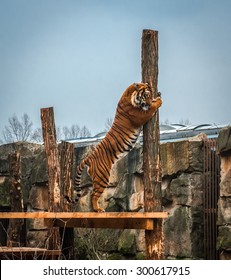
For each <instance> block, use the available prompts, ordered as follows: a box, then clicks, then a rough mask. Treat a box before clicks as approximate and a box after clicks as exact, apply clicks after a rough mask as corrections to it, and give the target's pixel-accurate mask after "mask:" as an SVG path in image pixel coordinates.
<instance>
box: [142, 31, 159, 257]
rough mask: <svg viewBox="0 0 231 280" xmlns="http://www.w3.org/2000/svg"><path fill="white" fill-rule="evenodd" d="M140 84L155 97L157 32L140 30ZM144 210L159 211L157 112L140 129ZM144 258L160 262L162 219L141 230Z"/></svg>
mask: <svg viewBox="0 0 231 280" xmlns="http://www.w3.org/2000/svg"><path fill="white" fill-rule="evenodd" d="M142 81H143V82H145V83H149V84H150V85H151V87H152V90H153V92H154V95H155V97H156V96H157V94H158V89H157V84H158V32H157V31H153V30H143V34H142ZM143 135H144V136H143V137H144V138H143V143H144V144H143V168H144V210H145V211H147V212H154V211H158V212H160V211H162V205H161V164H160V136H159V135H160V131H159V113H158V112H157V113H156V114H155V115H154V117H153V118H152V119H151V120H150V121H149V122H148V123H146V124H145V125H144V128H143ZM145 241H146V257H147V259H155V260H159V259H163V220H162V219H155V220H154V230H153V231H145Z"/></svg>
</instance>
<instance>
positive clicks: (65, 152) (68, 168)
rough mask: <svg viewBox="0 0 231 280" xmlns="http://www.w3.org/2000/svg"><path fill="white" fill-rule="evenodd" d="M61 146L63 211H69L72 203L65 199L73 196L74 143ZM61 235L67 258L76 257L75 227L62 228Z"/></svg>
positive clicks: (63, 250)
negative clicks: (66, 196)
mask: <svg viewBox="0 0 231 280" xmlns="http://www.w3.org/2000/svg"><path fill="white" fill-rule="evenodd" d="M59 148H60V167H61V207H62V209H63V211H65V212H69V211H71V210H72V209H70V207H71V206H70V203H67V201H66V199H64V197H65V195H68V196H69V197H72V178H71V174H72V166H73V155H74V145H73V144H71V143H68V142H64V141H62V142H61V144H60V145H59ZM60 236H61V238H62V254H63V256H64V257H65V259H68V260H70V259H73V258H74V229H73V228H60Z"/></svg>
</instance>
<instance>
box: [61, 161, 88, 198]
mask: <svg viewBox="0 0 231 280" xmlns="http://www.w3.org/2000/svg"><path fill="white" fill-rule="evenodd" d="M85 166H86V159H83V160H82V161H81V162H80V164H79V166H78V167H77V169H76V175H75V187H74V192H75V194H74V199H71V198H70V197H69V196H68V195H66V196H65V198H66V200H67V201H68V202H69V203H77V202H78V201H79V198H80V197H81V187H80V182H81V175H82V172H83V169H84V168H85Z"/></svg>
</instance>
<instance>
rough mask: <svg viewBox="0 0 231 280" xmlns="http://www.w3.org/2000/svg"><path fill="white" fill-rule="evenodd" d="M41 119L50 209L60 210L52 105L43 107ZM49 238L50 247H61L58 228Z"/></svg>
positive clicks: (57, 152) (57, 159) (50, 232)
mask: <svg viewBox="0 0 231 280" xmlns="http://www.w3.org/2000/svg"><path fill="white" fill-rule="evenodd" d="M41 121H42V131H43V140H44V146H45V153H46V158H47V168H48V193H49V199H48V202H49V204H48V211H49V212H59V211H60V210H61V203H60V201H61V198H60V162H59V151H58V144H57V140H56V130H55V120H54V111H53V108H52V107H50V108H42V109H41ZM48 238H49V239H48V247H49V249H51V250H52V249H53V250H55V249H59V248H60V236H59V229H58V228H49V230H48Z"/></svg>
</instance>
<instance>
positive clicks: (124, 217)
mask: <svg viewBox="0 0 231 280" xmlns="http://www.w3.org/2000/svg"><path fill="white" fill-rule="evenodd" d="M167 217H168V213H167V212H103V213H95V212H0V219H45V223H46V225H47V226H55V227H85V228H122V229H125V228H130V229H146V230H153V219H165V218H167Z"/></svg>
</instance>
